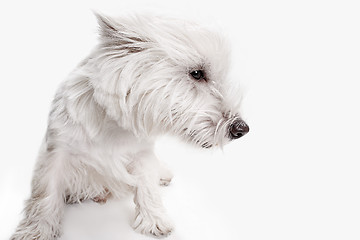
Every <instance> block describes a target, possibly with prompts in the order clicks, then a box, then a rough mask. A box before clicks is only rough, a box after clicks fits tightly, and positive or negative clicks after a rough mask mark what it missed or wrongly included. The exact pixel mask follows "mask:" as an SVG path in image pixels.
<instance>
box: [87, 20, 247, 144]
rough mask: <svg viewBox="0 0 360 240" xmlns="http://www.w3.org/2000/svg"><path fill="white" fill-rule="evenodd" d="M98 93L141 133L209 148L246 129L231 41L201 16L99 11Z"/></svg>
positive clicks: (118, 117) (124, 124)
mask: <svg viewBox="0 0 360 240" xmlns="http://www.w3.org/2000/svg"><path fill="white" fill-rule="evenodd" d="M97 18H98V22H99V25H100V44H99V46H98V48H97V49H96V51H94V53H93V55H92V56H91V57H90V59H89V60H88V61H91V62H93V65H96V68H97V70H96V71H95V72H94V78H93V80H92V84H93V86H94V96H95V98H96V99H97V101H98V102H99V104H101V105H102V106H104V107H105V108H106V111H107V114H108V115H110V116H111V117H112V118H113V119H114V120H116V121H117V122H118V123H119V124H120V125H121V126H122V127H124V128H125V129H128V130H130V131H132V132H134V133H135V134H136V135H138V136H144V135H145V136H151V135H154V134H158V133H164V132H167V133H174V134H176V135H178V136H181V137H182V138H183V139H185V140H186V141H189V142H192V143H195V144H196V145H199V146H201V147H204V148H209V147H212V146H215V145H219V146H222V145H224V144H225V143H226V142H228V141H229V140H232V139H237V138H239V137H242V136H243V135H245V134H246V133H247V132H248V131H249V127H248V126H247V125H246V123H245V122H244V121H243V120H242V118H241V116H240V115H239V113H238V103H239V102H240V101H239V100H240V96H236V95H232V97H230V94H229V92H233V91H232V90H233V86H232V85H230V84H229V82H228V81H227V72H228V66H229V49H228V44H227V42H226V40H225V39H224V38H222V36H220V35H219V34H217V33H216V32H213V31H209V30H207V29H205V28H201V27H199V26H198V25H196V24H193V23H189V22H186V21H181V20H174V19H168V18H162V17H154V16H135V17H130V18H121V19H116V20H115V19H111V18H108V17H104V16H101V15H97Z"/></svg>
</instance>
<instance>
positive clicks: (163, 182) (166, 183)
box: [159, 178, 171, 187]
mask: <svg viewBox="0 0 360 240" xmlns="http://www.w3.org/2000/svg"><path fill="white" fill-rule="evenodd" d="M170 182H171V178H160V181H159V184H160V186H165V187H166V186H169V184H170Z"/></svg>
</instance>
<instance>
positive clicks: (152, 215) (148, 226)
mask: <svg viewBox="0 0 360 240" xmlns="http://www.w3.org/2000/svg"><path fill="white" fill-rule="evenodd" d="M158 170H159V169H158V160H157V159H156V156H155V155H154V154H153V152H151V151H149V152H142V153H141V154H138V155H137V156H136V160H135V162H134V166H133V174H134V175H135V176H136V178H137V183H136V187H135V196H134V202H135V204H136V215H135V221H134V224H133V227H134V229H135V230H136V231H138V232H140V233H143V234H150V235H154V236H157V237H161V236H167V235H168V234H170V233H171V231H172V229H173V228H172V224H171V223H170V221H169V220H168V217H167V214H166V211H165V209H164V207H163V204H162V201H161V197H160V193H159V171H158Z"/></svg>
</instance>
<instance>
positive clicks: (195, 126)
mask: <svg viewBox="0 0 360 240" xmlns="http://www.w3.org/2000/svg"><path fill="white" fill-rule="evenodd" d="M97 18H98V22H99V25H100V41H99V44H98V46H97V47H96V48H95V49H94V50H93V52H92V53H91V54H90V55H89V57H87V58H86V59H85V60H84V61H82V62H81V64H79V66H78V67H77V68H76V69H75V70H74V71H73V72H72V73H71V74H70V75H69V77H68V78H67V80H66V81H65V82H64V83H63V84H62V85H61V87H60V88H59V90H58V92H57V94H56V96H55V98H54V101H53V103H52V108H51V111H50V115H49V123H48V129H47V132H46V136H45V138H44V141H43V144H42V147H41V150H40V153H39V157H38V161H37V165H36V168H35V172H34V177H33V181H32V193H31V197H30V199H29V200H28V201H27V202H26V207H25V211H24V213H25V217H24V219H23V220H22V221H21V222H20V224H19V226H18V228H17V229H16V232H15V233H14V235H13V236H12V237H11V240H30V239H38V240H50V239H56V238H57V237H58V236H60V234H61V220H62V217H63V212H64V207H65V204H66V203H75V202H79V201H82V200H86V199H93V200H95V201H97V202H103V201H106V198H107V197H109V196H110V195H111V196H113V197H115V198H119V197H121V196H122V195H123V194H124V193H126V192H133V193H134V195H135V197H134V202H135V204H136V215H135V216H136V217H135V221H134V224H133V227H134V229H135V230H136V231H138V232H141V233H144V234H150V235H155V236H166V235H167V234H169V233H170V232H171V231H172V229H173V227H172V225H171V223H170V221H169V220H168V219H167V217H166V212H165V210H164V208H163V206H162V203H161V199H160V196H159V193H158V187H159V186H158V185H159V181H160V184H162V185H167V184H168V183H169V182H170V181H171V178H172V174H171V173H170V172H169V171H168V170H166V169H163V168H162V167H161V164H160V163H159V162H158V160H157V158H156V156H155V155H154V153H153V147H154V141H155V139H156V137H157V136H158V135H160V134H164V133H168V134H172V135H176V136H178V137H180V138H181V139H183V140H185V141H187V142H190V143H193V144H194V145H197V146H200V147H203V148H210V147H215V146H219V147H221V146H223V145H224V144H226V143H227V142H229V141H230V140H231V139H235V138H238V137H240V136H242V135H243V134H246V133H247V131H248V128H247V126H246V124H245V123H244V122H243V121H242V120H241V118H240V116H239V113H238V112H237V109H238V103H239V99H240V97H239V96H235V97H234V96H232V97H231V96H229V94H228V93H229V92H230V89H231V88H232V86H231V85H229V84H228V79H227V72H228V66H229V49H228V44H227V42H226V41H225V40H224V39H223V38H222V37H221V36H220V35H219V34H217V33H215V32H212V31H209V30H207V29H205V28H202V27H200V26H197V25H195V24H193V23H189V22H186V21H182V20H175V19H170V18H163V17H154V16H133V17H124V18H119V19H111V18H108V17H105V16H101V15H98V14H97ZM244 128H247V129H245V130H244ZM239 129H240V130H239Z"/></svg>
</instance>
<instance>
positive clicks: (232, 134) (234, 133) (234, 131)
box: [229, 119, 249, 139]
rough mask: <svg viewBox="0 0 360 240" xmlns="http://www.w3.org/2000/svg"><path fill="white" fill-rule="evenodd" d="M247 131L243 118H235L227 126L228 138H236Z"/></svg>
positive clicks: (247, 127)
mask: <svg viewBox="0 0 360 240" xmlns="http://www.w3.org/2000/svg"><path fill="white" fill-rule="evenodd" d="M248 132H249V126H248V125H247V124H246V123H245V122H244V121H243V120H240V119H239V120H235V121H234V122H233V123H232V124H231V125H230V126H229V138H230V139H238V138H241V137H242V136H244V135H245V134H247V133H248Z"/></svg>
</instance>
